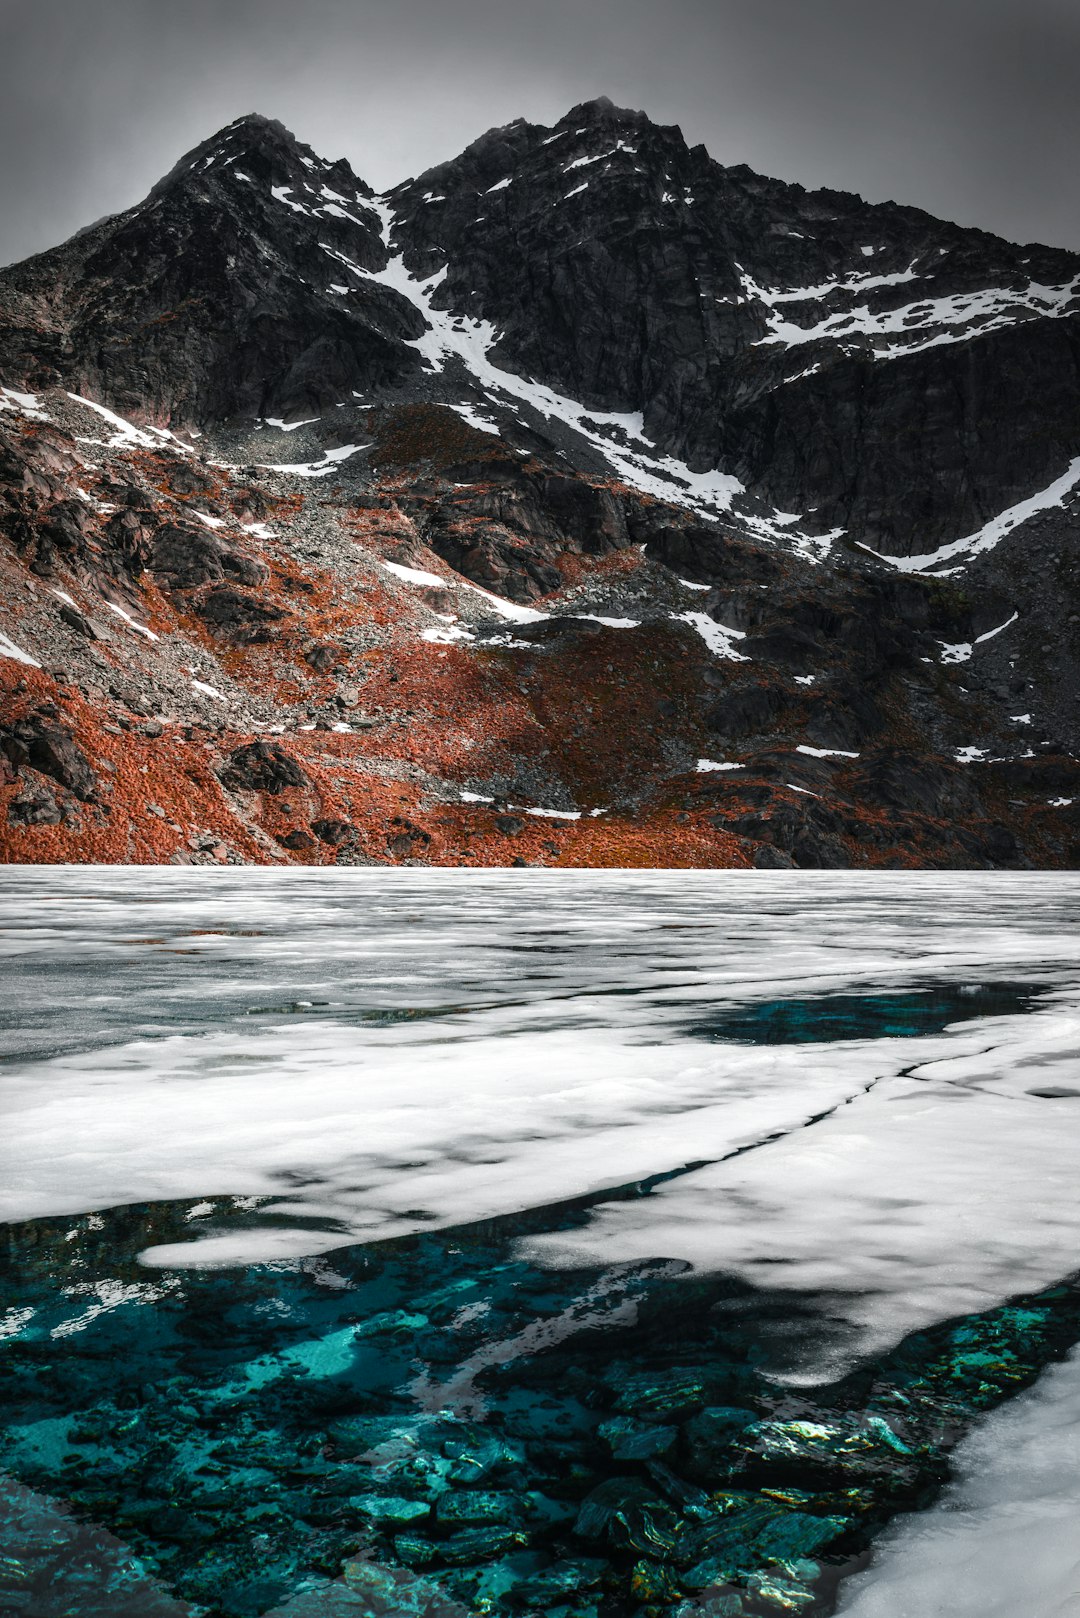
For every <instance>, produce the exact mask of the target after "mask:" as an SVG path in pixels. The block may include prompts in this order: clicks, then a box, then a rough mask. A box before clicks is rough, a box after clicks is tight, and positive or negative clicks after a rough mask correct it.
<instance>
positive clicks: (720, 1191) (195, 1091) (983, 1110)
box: [0, 868, 1080, 1378]
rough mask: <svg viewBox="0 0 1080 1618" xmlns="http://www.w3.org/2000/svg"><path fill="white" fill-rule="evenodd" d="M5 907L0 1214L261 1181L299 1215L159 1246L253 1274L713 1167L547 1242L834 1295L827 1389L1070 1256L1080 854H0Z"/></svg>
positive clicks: (543, 1250)
mask: <svg viewBox="0 0 1080 1618" xmlns="http://www.w3.org/2000/svg"><path fill="white" fill-rule="evenodd" d="M0 900H2V919H3V921H4V927H3V930H2V932H0V950H2V951H3V953H4V954H5V955H6V957H7V959H6V961H5V968H6V971H5V979H6V982H7V983H8V985H9V992H10V993H11V994H12V996H13V1004H15V1005H17V1006H20V1007H25V1006H26V1005H28V1004H31V1003H32V1004H33V1006H34V1007H35V1009H34V1011H33V1012H32V1013H29V1012H26V1011H23V1012H22V1014H21V1021H22V1024H23V1032H22V1033H21V1034H19V1035H18V1036H16V1037H15V1039H14V1040H13V1041H12V1040H11V1039H10V1038H9V1046H10V1052H9V1054H10V1055H11V1056H12V1057H14V1058H15V1060H12V1061H9V1062H8V1064H7V1066H6V1068H5V1076H4V1079H3V1087H2V1089H0V1106H2V1107H3V1112H4V1116H5V1120H6V1139H5V1141H4V1145H3V1148H2V1150H3V1153H4V1156H5V1158H6V1162H5V1164H4V1172H3V1173H2V1174H0V1187H2V1190H0V1217H3V1218H7V1219H19V1218H27V1217H34V1216H43V1215H60V1214H74V1213H79V1212H84V1211H86V1210H89V1209H95V1208H106V1207H109V1206H113V1205H117V1204H122V1203H126V1202H136V1201H145V1200H157V1199H173V1198H191V1199H192V1200H198V1199H202V1198H204V1197H209V1196H214V1195H227V1194H231V1195H234V1196H236V1195H247V1196H265V1197H270V1198H272V1199H273V1201H272V1202H270V1203H269V1204H268V1205H267V1207H266V1208H265V1209H264V1210H263V1212H264V1213H268V1212H270V1211H271V1210H276V1212H277V1214H278V1215H280V1216H281V1221H282V1222H281V1223H280V1224H279V1225H272V1224H269V1223H264V1224H261V1225H260V1224H258V1222H256V1225H255V1227H254V1228H245V1229H243V1230H239V1229H234V1230H225V1231H223V1232H222V1233H220V1234H219V1235H217V1236H214V1237H210V1238H207V1239H205V1240H202V1241H200V1240H199V1238H198V1233H197V1232H194V1231H193V1240H192V1243H191V1244H190V1245H189V1244H183V1245H181V1246H179V1247H174V1248H171V1249H165V1250H162V1249H159V1250H158V1251H157V1252H156V1254H154V1255H152V1260H153V1262H156V1263H159V1264H160V1263H186V1262H191V1261H192V1260H194V1261H196V1262H206V1261H210V1262H232V1261H239V1260H246V1259H256V1258H267V1257H274V1256H289V1255H297V1254H301V1253H314V1252H318V1251H325V1250H327V1249H329V1248H331V1247H334V1246H340V1245H342V1244H344V1243H347V1242H349V1241H355V1240H365V1239H379V1238H385V1237H390V1236H397V1235H401V1234H405V1233H408V1232H412V1231H416V1230H418V1229H430V1228H434V1227H439V1226H441V1227H446V1226H450V1225H456V1224H459V1223H461V1222H465V1221H469V1220H475V1219H483V1218H490V1217H492V1216H497V1215H503V1214H510V1213H513V1212H517V1211H521V1210H523V1209H527V1208H533V1207H538V1206H542V1205H545V1204H549V1203H552V1202H555V1201H558V1200H560V1199H564V1198H570V1197H577V1196H581V1195H583V1194H586V1193H603V1192H605V1191H606V1190H608V1189H610V1188H615V1187H618V1186H621V1185H624V1184H628V1183H631V1182H635V1181H638V1180H641V1179H643V1178H646V1177H649V1176H653V1175H656V1174H664V1173H669V1172H671V1171H676V1170H681V1169H683V1168H685V1166H686V1165H688V1164H689V1163H691V1162H695V1163H701V1162H703V1161H708V1162H709V1163H710V1164H711V1165H712V1166H710V1167H706V1168H699V1169H697V1170H695V1171H693V1172H687V1173H683V1174H681V1175H680V1176H679V1177H678V1178H674V1179H672V1180H670V1181H668V1182H667V1183H665V1184H663V1185H659V1186H657V1187H656V1188H655V1189H654V1190H653V1191H652V1193H651V1194H650V1195H649V1196H647V1197H637V1198H634V1199H632V1200H629V1201H622V1202H611V1201H606V1202H603V1203H602V1204H601V1206H600V1207H599V1208H598V1209H597V1210H596V1211H595V1212H594V1213H593V1215H592V1216H591V1218H590V1219H589V1220H588V1222H586V1223H585V1224H584V1225H583V1227H582V1228H581V1229H580V1230H579V1231H578V1232H576V1233H575V1236H574V1240H573V1243H572V1244H571V1243H570V1242H569V1239H568V1238H567V1237H565V1236H564V1237H560V1238H558V1239H556V1238H548V1239H541V1238H536V1239H533V1240H532V1241H531V1242H530V1244H529V1247H528V1251H529V1252H530V1253H531V1255H532V1256H533V1257H535V1258H540V1259H541V1260H542V1261H543V1262H545V1263H549V1264H553V1265H557V1266H558V1265H564V1264H567V1263H570V1264H575V1263H578V1262H581V1261H583V1260H586V1261H588V1262H597V1261H598V1262H600V1263H601V1264H602V1265H608V1264H611V1263H612V1262H616V1263H617V1262H620V1261H627V1262H633V1261H636V1260H639V1259H651V1258H672V1259H676V1260H681V1261H684V1262H687V1263H690V1264H695V1265H698V1266H702V1267H708V1268H709V1269H715V1270H724V1271H728V1272H731V1273H733V1274H735V1275H738V1276H741V1277H744V1278H745V1279H746V1280H747V1281H749V1282H751V1283H755V1284H756V1283H760V1284H767V1285H768V1286H769V1287H773V1288H775V1287H777V1286H780V1287H788V1288H791V1289H792V1290H793V1292H798V1293H800V1294H802V1295H804V1296H805V1295H806V1294H815V1295H820V1294H825V1295H828V1308H829V1310H830V1312H831V1314H832V1315H833V1316H834V1317H835V1319H836V1320H837V1321H838V1322H839V1323H840V1327H841V1328H842V1332H841V1341H840V1345H839V1350H838V1353H839V1360H838V1361H833V1360H830V1361H828V1362H825V1361H823V1360H819V1361H815V1362H813V1363H809V1364H807V1365H805V1366H803V1367H801V1368H800V1370H799V1374H803V1375H805V1376H807V1377H810V1378H815V1377H817V1376H819V1375H823V1374H827V1373H829V1372H831V1371H832V1370H834V1369H835V1368H836V1364H837V1363H839V1362H840V1361H843V1360H845V1359H847V1358H850V1356H851V1355H853V1354H858V1353H862V1352H864V1351H866V1350H868V1349H872V1348H875V1347H881V1346H884V1345H886V1344H888V1343H891V1342H892V1341H895V1340H896V1339H897V1338H898V1337H900V1336H902V1335H903V1334H904V1333H905V1332H907V1331H909V1330H911V1329H912V1328H913V1327H916V1326H919V1325H922V1324H924V1323H926V1322H929V1321H931V1320H937V1319H941V1318H944V1317H946V1316H950V1315H953V1314H956V1313H959V1312H963V1311H966V1310H970V1309H975V1308H979V1307H983V1306H985V1305H986V1304H988V1303H991V1302H993V1301H995V1300H998V1299H1001V1298H1004V1297H1007V1296H1010V1295H1014V1294H1016V1293H1017V1292H1020V1291H1024V1290H1026V1289H1028V1288H1033V1287H1037V1286H1039V1285H1042V1284H1044V1283H1047V1282H1050V1281H1053V1280H1055V1279H1057V1278H1059V1277H1060V1276H1062V1275H1064V1274H1067V1273H1069V1272H1071V1271H1072V1270H1073V1269H1075V1267H1076V1231H1077V1227H1078V1224H1080V1129H1078V1128H1077V1124H1078V1123H1080V1096H1078V1095H1074V1094H1069V1093H1068V1092H1069V1091H1070V1090H1073V1091H1075V1090H1077V1089H1080V1009H1078V1007H1080V928H1078V927H1077V925H1076V922H1077V915H1078V910H1080V879H1078V878H1076V877H1072V876H1068V875H1063V874H1062V873H1059V872H1056V873H1054V874H1053V875H1052V876H1051V875H1046V876H1039V875H1032V874H1027V873H1025V874H1015V875H1013V874H1007V873H1003V872H994V873H986V874H983V873H965V874H962V875H961V874H919V873H912V872H903V873H894V874H886V873H883V874H880V875H873V876H868V875H861V874H860V875H857V876H856V875H854V874H850V875H849V874H844V875H843V876H837V875H835V874H831V873H824V872H797V873H788V872H783V873H773V872H684V873H667V872H648V873H630V872H588V873H581V872H576V873H570V872H565V873H562V872H540V871H537V872H528V873H524V872H515V873H514V874H513V875H512V876H511V875H509V874H506V873H479V872H467V873H466V872H455V871H425V872H411V871H409V872H406V871H363V870H356V871H348V872H346V871H334V872H328V873H324V872H320V871H304V872H272V871H265V872H264V871H252V870H244V871H243V872H240V873H237V874H233V873H229V872H217V871H199V872H184V871H182V870H176V871H173V870H155V871H152V872H147V871H141V870H109V871H107V872H95V871H93V870H87V869H78V870H74V869H73V870H52V871H50V872H49V874H48V879H47V881H43V879H42V876H41V873H40V871H38V870H33V871H30V870H27V871H20V870H18V869H12V868H9V869H8V871H7V872H5V874H4V875H3V878H2V885H0ZM1003 979H1011V980H1023V981H1029V982H1033V983H1038V984H1043V985H1047V986H1048V990H1049V992H1048V993H1047V995H1046V996H1045V997H1044V998H1043V999H1041V1000H1040V1002H1039V1004H1038V1006H1037V1007H1036V1009H1035V1010H1033V1011H1031V1012H1028V1013H1024V1014H1016V1015H1008V1016H1000V1017H995V1018H992V1019H991V1018H981V1019H972V1020H968V1021H963V1022H960V1023H957V1024H955V1025H953V1026H952V1027H949V1028H947V1029H945V1030H944V1031H943V1032H940V1033H934V1034H928V1035H924V1036H922V1037H918V1038H916V1037H903V1038H892V1039H880V1038H851V1039H848V1040H845V1041H843V1042H837V1043H831V1044H811V1045H806V1044H802V1045H785V1044H773V1045H755V1044H750V1043H743V1044H733V1043H725V1042H721V1041H719V1040H709V1039H703V1038H701V1037H700V1036H699V1034H698V1033H697V1032H696V1031H695V1029H694V1026H693V1025H694V1024H695V1022H696V1021H700V1019H701V1018H702V1017H703V1016H708V1017H713V1016H715V1015H717V1014H718V1013H719V1012H721V1011H723V1010H724V1009H725V1008H727V1009H731V1008H738V1007H743V1008H745V1007H747V1006H753V1005H760V1003H761V1002H763V1001H771V1000H773V999H776V998H781V999H788V998H795V999H797V1000H800V1001H802V1000H805V999H806V997H808V996H823V995H830V994H838V993H839V994H844V995H851V994H859V993H873V992H876V993H882V992H887V993H890V994H894V993H898V992H899V993H903V992H910V991H911V990H912V989H919V988H925V987H926V986H927V985H937V986H939V987H940V986H942V985H948V986H950V987H951V988H953V989H955V988H957V987H958V986H963V985H971V986H975V985H979V984H984V983H986V982H987V981H991V982H993V981H1000V980H1003ZM30 984H32V985H33V994H32V996H31V995H30V992H29V985H30ZM73 999H74V1002H75V1006H74V1009H72V1001H73ZM1055 1087H1056V1088H1057V1089H1059V1090H1062V1091H1065V1092H1066V1093H1065V1094H1061V1095H1058V1096H1055V1095H1053V1094H1052V1093H1051V1094H1047V1093H1046V1092H1047V1091H1048V1090H1049V1091H1051V1092H1052V1091H1053V1090H1054V1088H1055ZM1039 1092H1042V1093H1039ZM833 1109H835V1110H833ZM823 1114H829V1116H821V1115H823ZM815 1119H816V1120H818V1121H816V1122H813V1120H815ZM808 1125H809V1126H810V1127H807V1126H808ZM725 1158H726V1159H727V1160H726V1161H723V1162H720V1161H718V1160H720V1159H725ZM309 1220H310V1221H311V1223H310V1224H309V1223H306V1221H309Z"/></svg>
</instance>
